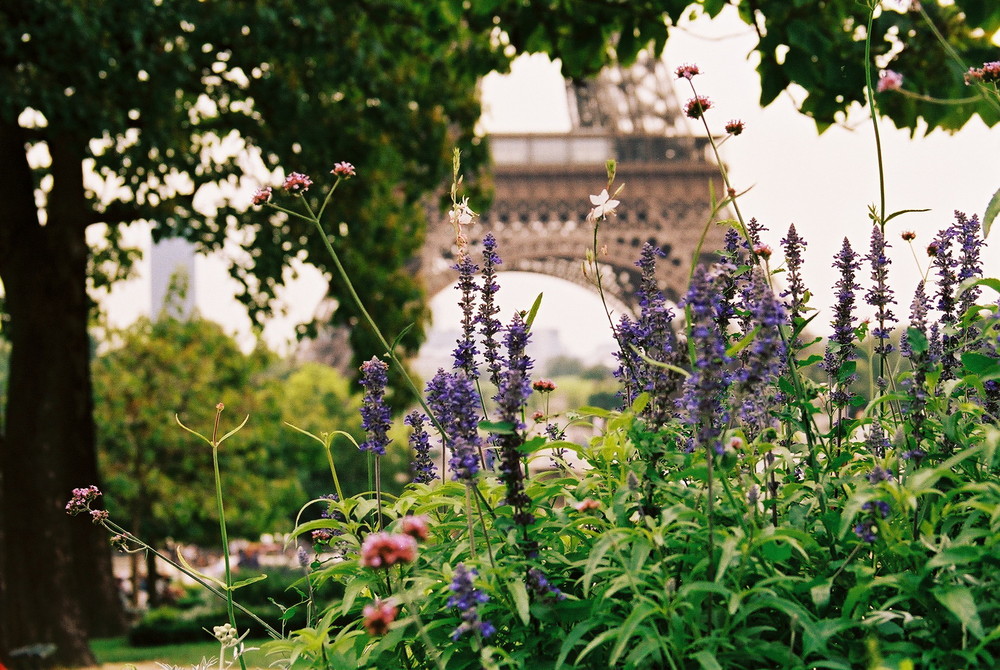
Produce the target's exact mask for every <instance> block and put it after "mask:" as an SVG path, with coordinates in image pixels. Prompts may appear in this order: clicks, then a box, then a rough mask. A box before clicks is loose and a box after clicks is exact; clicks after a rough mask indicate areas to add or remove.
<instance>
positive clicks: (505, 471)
mask: <svg viewBox="0 0 1000 670" xmlns="http://www.w3.org/2000/svg"><path fill="white" fill-rule="evenodd" d="M528 340H529V333H528V327H527V326H526V325H525V324H524V321H523V320H522V318H521V316H520V314H515V315H514V318H513V319H512V320H511V323H510V325H509V326H508V327H507V332H506V335H505V337H504V343H505V344H506V346H507V366H506V369H505V370H504V371H503V372H501V373H500V386H499V388H498V389H497V394H496V395H495V396H494V397H493V399H494V400H495V401H496V403H497V415H498V418H499V419H500V421H503V422H506V423H508V424H510V426H511V430H510V431H509V432H506V433H501V434H498V435H496V436H495V437H494V444H495V445H496V446H497V448H498V449H499V453H500V466H499V469H500V479H501V480H502V481H503V483H504V484H505V485H506V487H507V504H509V505H510V506H511V507H513V508H514V514H513V519H514V523H516V524H519V525H522V526H527V525H529V524H531V523H532V522H534V520H535V517H534V515H533V514H531V512H530V511H528V508H529V507H530V505H531V498H529V497H528V495H527V494H526V493H525V485H524V470H523V469H522V467H521V453H520V451H519V448H520V446H521V445H522V444H523V443H524V437H523V436H522V435H521V434H520V432H519V431H521V430H523V429H524V427H525V426H524V423H523V422H522V421H521V416H522V414H523V411H524V406H525V404H526V403H527V401H528V396H529V395H531V381H530V379H529V377H528V374H529V371H530V370H531V367H532V366H533V365H534V363H533V362H532V360H531V358H529V357H528V355H527V353H526V352H525V348H526V347H527V345H528Z"/></svg>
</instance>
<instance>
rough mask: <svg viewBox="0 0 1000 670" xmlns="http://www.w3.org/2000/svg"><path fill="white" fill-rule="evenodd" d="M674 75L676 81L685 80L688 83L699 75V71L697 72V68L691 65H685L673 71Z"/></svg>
mask: <svg viewBox="0 0 1000 670" xmlns="http://www.w3.org/2000/svg"><path fill="white" fill-rule="evenodd" d="M674 74H676V75H677V78H678V79H687V80H688V81H691V80H692V79H693V78H694V76H695V75H697V74H701V70H699V69H698V66H697V65H695V64H693V63H685V64H684V65H681V66H680V67H679V68H677V69H676V70H674Z"/></svg>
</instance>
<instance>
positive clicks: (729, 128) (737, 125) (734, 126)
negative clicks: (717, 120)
mask: <svg viewBox="0 0 1000 670" xmlns="http://www.w3.org/2000/svg"><path fill="white" fill-rule="evenodd" d="M745 128H746V124H745V123H743V121H741V120H739V119H733V120H732V121H730V122H729V123H727V124H726V132H727V133H729V134H730V135H739V134H741V133H742V132H743V130H744V129H745Z"/></svg>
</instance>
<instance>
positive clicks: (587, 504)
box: [573, 498, 601, 512]
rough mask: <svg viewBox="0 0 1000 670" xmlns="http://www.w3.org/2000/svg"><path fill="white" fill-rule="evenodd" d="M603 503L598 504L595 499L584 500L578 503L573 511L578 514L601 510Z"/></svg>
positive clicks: (574, 505)
mask: <svg viewBox="0 0 1000 670" xmlns="http://www.w3.org/2000/svg"><path fill="white" fill-rule="evenodd" d="M600 508H601V503H599V502H597V501H596V500H594V499H593V498H584V499H583V500H581V501H580V502H578V503H574V504H573V509H575V510H576V511H577V512H589V511H590V510H594V509H600Z"/></svg>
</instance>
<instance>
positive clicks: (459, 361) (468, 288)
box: [453, 252, 479, 379]
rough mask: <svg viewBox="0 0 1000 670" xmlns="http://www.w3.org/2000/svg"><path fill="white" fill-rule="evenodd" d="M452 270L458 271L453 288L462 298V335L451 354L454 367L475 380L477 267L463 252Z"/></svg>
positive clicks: (460, 301) (460, 302)
mask: <svg viewBox="0 0 1000 670" xmlns="http://www.w3.org/2000/svg"><path fill="white" fill-rule="evenodd" d="M454 269H455V270H458V284H457V285H456V286H455V288H457V289H458V290H459V291H461V292H462V298H461V300H459V303H458V305H459V307H461V308H462V334H461V336H460V337H459V339H458V346H457V347H455V351H454V352H453V356H454V358H455V364H454V367H455V369H456V370H463V371H465V374H467V375H468V376H469V377H471V378H472V379H476V378H477V377H479V370H478V369H477V368H476V354H478V353H479V351H478V350H477V349H476V325H475V324H476V319H475V316H474V315H473V310H474V309H475V302H476V280H475V274H476V272H478V271H479V267H478V266H477V265H476V264H475V263H473V262H472V258H471V257H470V256H469V254H467V253H464V252H463V253H462V256H461V258H460V259H459V261H458V264H457V265H455V267H454Z"/></svg>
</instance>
